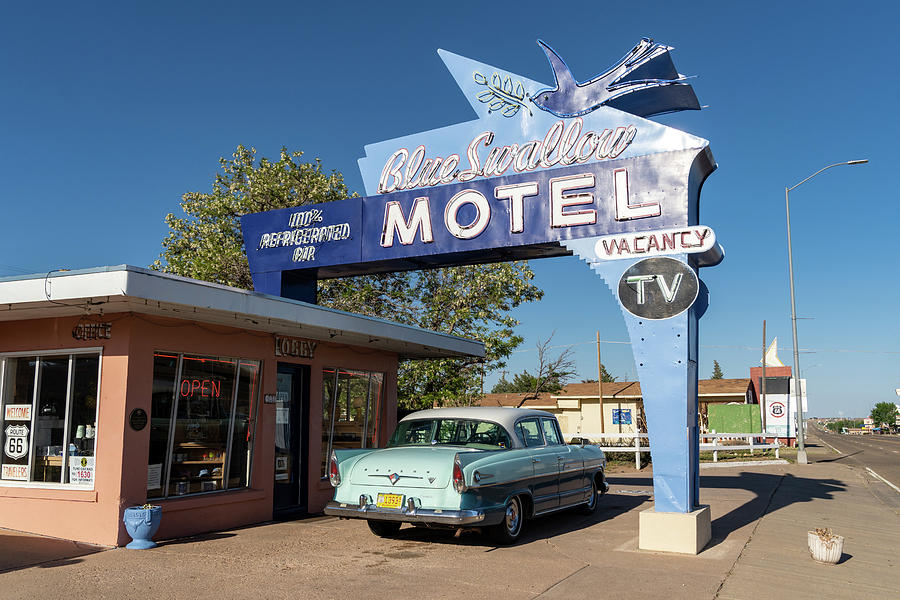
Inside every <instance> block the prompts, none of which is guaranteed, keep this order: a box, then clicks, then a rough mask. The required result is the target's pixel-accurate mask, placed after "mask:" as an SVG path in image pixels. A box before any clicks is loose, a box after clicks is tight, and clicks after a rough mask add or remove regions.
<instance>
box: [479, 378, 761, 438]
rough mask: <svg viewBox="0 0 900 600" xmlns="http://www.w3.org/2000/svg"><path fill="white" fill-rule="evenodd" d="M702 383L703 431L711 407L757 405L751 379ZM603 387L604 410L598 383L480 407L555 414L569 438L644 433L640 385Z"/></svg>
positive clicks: (486, 401) (488, 400)
mask: <svg viewBox="0 0 900 600" xmlns="http://www.w3.org/2000/svg"><path fill="white" fill-rule="evenodd" d="M699 383H700V387H699V394H698V395H699V397H700V406H699V418H700V423H701V427H703V428H704V430H705V426H706V423H707V419H708V414H709V407H710V406H711V405H717V404H755V403H756V402H757V395H756V392H755V389H754V387H753V383H752V382H751V381H750V379H703V380H701V381H700V382H699ZM602 387H603V403H602V407H601V403H600V402H599V398H600V394H599V386H598V384H597V382H593V383H570V384H569V385H567V386H565V387H564V388H563V390H562V391H561V392H559V393H557V394H550V393H542V394H538V395H536V396H529V394H525V393H507V394H486V395H485V396H484V398H483V399H482V401H481V405H482V406H523V407H527V408H536V409H541V410H546V411H549V412H552V413H554V414H555V415H556V416H557V418H558V419H559V424H560V427H562V429H563V431H564V432H565V433H566V434H567V436H568V437H577V436H578V435H579V434H600V433H634V432H645V431H646V430H647V427H646V422H645V420H644V404H643V397H642V395H641V384H640V383H639V382H637V381H614V382H609V383H604V384H603V386H602ZM601 415H602V417H601ZM742 433H743V432H742Z"/></svg>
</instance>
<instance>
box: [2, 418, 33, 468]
mask: <svg viewBox="0 0 900 600" xmlns="http://www.w3.org/2000/svg"><path fill="white" fill-rule="evenodd" d="M3 453H4V454H5V455H6V456H8V457H10V458H11V459H13V460H16V459H19V458H22V457H23V456H25V455H26V454H28V426H27V425H9V426H8V427H7V428H6V440H5V442H4V444H3Z"/></svg>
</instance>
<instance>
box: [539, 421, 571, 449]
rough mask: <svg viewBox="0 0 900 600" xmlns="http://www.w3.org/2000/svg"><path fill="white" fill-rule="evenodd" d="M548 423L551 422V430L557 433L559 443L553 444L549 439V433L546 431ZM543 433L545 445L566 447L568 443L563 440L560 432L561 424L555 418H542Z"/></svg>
mask: <svg viewBox="0 0 900 600" xmlns="http://www.w3.org/2000/svg"><path fill="white" fill-rule="evenodd" d="M547 421H549V422H550V427H551V429H553V431H554V432H555V433H556V437H557V438H558V439H559V441H558V442H551V441H550V440H548V439H547V432H546V431H544V423H545V422H547ZM541 433H543V435H544V442H545V445H547V446H565V445H566V441H565V438H563V435H562V431H560V429H559V422H558V421H557V420H556V418H555V417H541Z"/></svg>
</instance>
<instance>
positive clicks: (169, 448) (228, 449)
mask: <svg viewBox="0 0 900 600" xmlns="http://www.w3.org/2000/svg"><path fill="white" fill-rule="evenodd" d="M157 355H169V356H175V357H177V362H176V365H175V379H174V380H173V386H172V388H173V389H172V396H173V397H172V408H171V409H170V411H169V432H168V439H167V440H166V455H165V458H164V460H165V463H164V465H163V468H164V471H163V473H162V474H161V475H162V477H161V484H162V491H163V493H162V494H161V495H159V496H154V497H153V500H154V501H160V502H162V501H167V500H172V499H176V498H184V497H193V496H199V495H204V494H217V493H221V492H229V491H235V490H245V489H248V488H250V483H251V481H252V480H253V462H254V459H255V457H256V452H254V449H255V446H256V426H257V423H258V421H259V410H260V408H259V404H260V402H259V398H260V389H262V386H261V385H259V386H258V387H257V389H256V395H255V398H254V397H253V396H252V395H251V398H250V405H251V406H253V407H254V408H252V409H251V412H252V414H248V416H247V418H248V420H249V421H250V423H251V425H250V440H251V444H250V447H249V449H248V450H249V454H250V456H249V457H248V459H247V482H246V484H245V485H243V486H240V487H233V488H232V487H229V486H228V479H229V477H230V475H231V459H232V450H233V448H232V446H233V442H234V423H235V420H236V419H235V417H236V407H237V400H238V392H239V391H240V381H241V364H242V363H243V362H244V361H246V362H248V363H256V364H257V365H258V368H259V376H258V377H259V381H260V382H261V381H262V378H263V368H264V367H265V361H264V360H263V359H261V358H250V357H247V356H225V355H218V354H216V355H213V354H202V353H199V352H177V351H172V350H154V351H153V355H152V356H153V357H156V356H157ZM185 356H187V357H189V358H194V357H198V358H200V359H228V360H233V361H234V375H233V376H234V381H233V384H232V390H231V404H230V407H231V408H230V411H229V415H230V418H229V423H228V433H227V438H226V442H225V444H226V445H225V460H224V462H223V465H222V488H221V489H216V490H207V491H199V492H189V493H187V494H181V495H178V494H171V493H170V489H169V483H170V480H171V475H172V464H173V459H174V446H175V430H176V429H177V427H176V423H177V421H178V404H179V402H180V401H181V399H180V394H179V393H178V391H179V387H180V386H179V384H178V382H179V381H180V380H181V377H182V375H183V374H184V369H183V367H184V359H185ZM153 371H154V372H155V367H154V368H153ZM154 378H155V373H154ZM150 418H151V419H152V418H153V415H152V412H151V415H150ZM147 443H148V445H149V443H150V442H149V441H148V442H147ZM147 466H148V467H149V464H148V465H147ZM153 489H156V488H153ZM148 491H149V490H148Z"/></svg>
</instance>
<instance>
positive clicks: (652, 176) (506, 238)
mask: <svg viewBox="0 0 900 600" xmlns="http://www.w3.org/2000/svg"><path fill="white" fill-rule="evenodd" d="M538 43H539V44H540V47H541V48H542V49H543V51H544V53H545V54H546V56H547V59H548V60H549V63H550V67H551V70H552V74H553V78H554V84H553V85H547V84H543V83H539V82H536V81H532V80H531V79H529V78H527V77H524V76H521V75H517V74H515V73H511V72H509V71H506V70H503V69H500V68H497V67H493V66H490V65H486V64H484V63H481V62H478V61H475V60H471V59H468V58H464V57H462V56H459V55H456V54H453V53H450V52H446V51H443V50H439V51H438V54H439V55H440V57H441V59H442V60H443V61H444V63H445V65H446V66H447V68H448V69H449V71H450V74H451V75H452V76H453V78H454V79H455V80H456V83H457V84H458V85H459V87H460V90H461V91H462V93H463V95H464V97H465V98H466V99H467V100H468V102H469V104H470V105H471V107H472V109H473V110H474V111H475V114H476V115H477V118H476V119H474V120H471V121H468V122H465V123H458V124H455V125H450V126H448V127H443V128H441V129H435V130H431V131H426V132H423V133H416V134H412V135H407V136H404V137H400V138H396V139H392V140H387V141H384V142H378V143H374V144H370V145H368V146H366V147H365V157H363V158H361V159H360V160H359V167H360V171H361V174H362V178H363V183H364V185H365V188H366V194H367V196H366V197H363V198H352V199H347V200H343V201H339V202H332V203H326V204H317V205H305V206H298V207H296V208H286V209H281V210H275V211H270V212H266V213H258V214H250V215H246V216H244V217H243V219H242V228H243V234H244V244H245V248H246V250H247V256H248V259H249V262H250V270H251V272H252V275H253V283H254V287H255V289H256V290H257V291H260V292H264V293H269V294H276V295H284V296H290V297H294V298H297V299H306V300H310V301H314V300H315V295H314V293H315V292H314V290H315V281H316V280H317V279H323V278H331V277H345V276H351V275H360V274H367V273H379V272H388V271H400V270H410V269H425V268H434V267H443V266H449V265H458V264H472V263H486V262H496V261H507V260H516V259H528V258H540V257H549V256H562V255H572V254H575V255H577V256H579V257H580V258H581V259H583V260H584V261H585V262H587V263H588V265H589V266H590V267H591V269H593V270H594V271H595V272H597V273H598V274H599V275H600V276H601V277H603V278H604V280H605V281H606V282H607V284H608V285H609V286H610V289H611V291H612V292H613V293H614V294H616V296H617V297H618V298H619V299H620V302H621V304H622V308H623V311H622V312H623V315H624V316H625V319H626V323H627V325H628V328H629V333H630V335H631V338H632V342H633V348H634V353H635V362H636V363H637V364H638V372H639V374H640V379H641V385H642V390H643V394H644V407H645V411H646V415H647V424H648V428H649V432H650V437H651V440H652V444H653V448H654V452H653V466H654V490H655V501H656V510H657V511H666V512H690V511H692V510H693V509H694V508H695V507H696V506H697V504H698V495H697V489H698V484H699V478H698V470H697V466H698V465H697V448H698V446H697V442H698V437H697V436H698V431H697V366H696V360H697V321H698V319H699V316H700V315H701V314H702V312H703V310H704V309H705V307H706V301H707V291H706V288H705V286H704V285H703V283H702V281H700V279H699V278H698V276H697V270H698V268H699V267H703V266H712V265H715V264H717V263H718V262H720V261H721V260H722V257H723V252H722V249H721V246H720V245H719V244H718V242H717V241H716V238H715V234H714V233H713V231H712V229H711V228H709V227H707V226H704V225H702V224H701V223H700V221H699V212H700V211H699V195H700V188H701V186H702V184H703V182H704V180H705V179H706V177H707V176H708V175H709V174H710V173H711V172H712V171H713V170H714V169H715V162H714V160H713V157H712V153H711V152H710V150H709V144H708V142H707V141H706V140H703V139H701V138H698V137H696V136H693V135H690V134H688V133H685V132H682V131H678V130H675V129H672V128H670V127H666V126H664V125H661V124H659V123H656V122H654V121H650V120H648V119H647V118H646V117H649V116H652V115H656V114H661V113H665V112H673V111H679V110H689V109H699V108H700V105H699V103H698V102H697V97H696V96H695V94H694V91H693V88H692V87H691V85H690V83H688V81H687V79H686V78H685V77H684V76H682V75H680V74H679V73H678V71H677V70H676V69H675V66H674V64H673V62H672V58H671V55H670V51H671V48H670V47H668V46H665V45H662V44H658V43H654V42H653V41H651V40H648V39H645V40H641V41H640V42H639V43H638V44H637V45H636V46H635V47H634V48H633V49H632V50H631V51H630V52H628V54H626V56H625V57H623V58H622V59H621V60H620V61H619V62H617V63H616V64H615V65H613V66H612V67H611V68H609V69H608V70H606V71H605V72H603V73H602V74H600V75H598V76H596V77H594V78H593V79H590V80H586V81H582V82H580V83H579V82H578V81H577V80H576V79H575V77H574V76H573V75H572V73H571V72H570V70H569V68H568V67H567V66H566V65H565V63H564V62H563V61H562V59H561V58H560V57H559V55H558V54H557V53H556V52H554V51H553V50H552V49H551V48H550V47H549V46H547V45H546V44H544V43H543V42H538ZM679 398H685V399H686V402H682V401H680V400H678V399H679ZM676 424H678V425H676Z"/></svg>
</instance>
